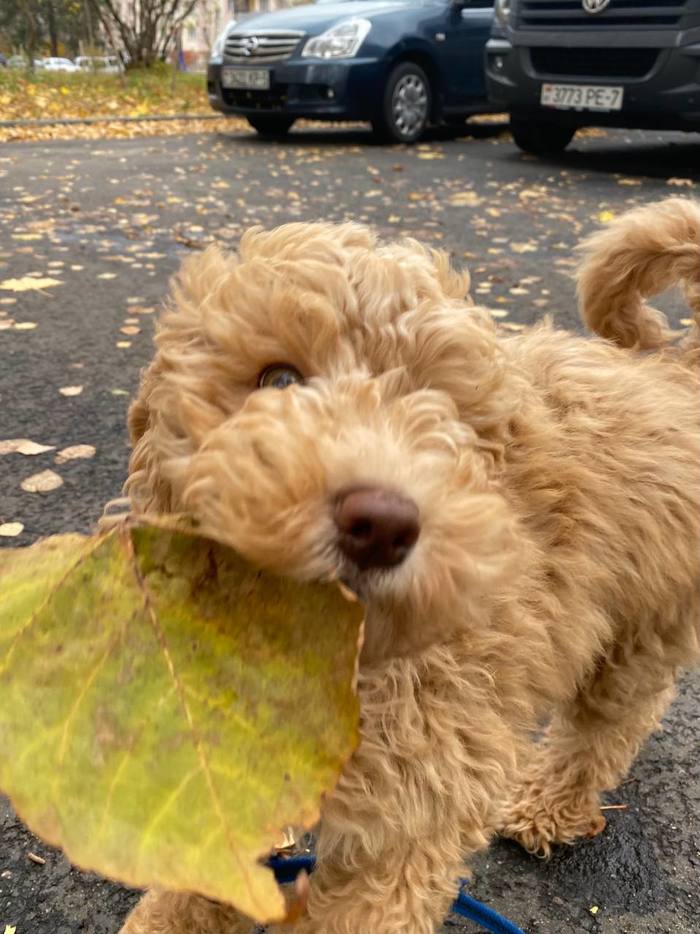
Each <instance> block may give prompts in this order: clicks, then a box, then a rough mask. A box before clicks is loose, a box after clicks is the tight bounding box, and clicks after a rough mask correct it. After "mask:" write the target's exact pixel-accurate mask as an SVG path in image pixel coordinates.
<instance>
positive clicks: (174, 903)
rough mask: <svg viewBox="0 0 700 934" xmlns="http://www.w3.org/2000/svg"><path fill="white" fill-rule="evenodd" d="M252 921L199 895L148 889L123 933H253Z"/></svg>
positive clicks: (122, 930)
mask: <svg viewBox="0 0 700 934" xmlns="http://www.w3.org/2000/svg"><path fill="white" fill-rule="evenodd" d="M252 930H253V922H252V921H251V920H250V918H245V917H244V916H243V915H241V914H239V913H238V912H237V911H236V910H235V909H234V908H228V907H226V906H225V905H219V904H218V903H217V902H212V901H210V900H209V899H207V898H202V897H201V896H199V895H189V894H186V893H177V892H161V891H157V890H152V891H150V892H147V893H146V895H144V897H143V898H142V899H141V901H140V902H139V903H138V905H137V906H136V908H134V910H133V911H132V912H131V914H130V915H129V917H128V918H127V920H126V923H125V925H124V927H123V928H122V929H121V931H120V934H250V932H251V931H252Z"/></svg>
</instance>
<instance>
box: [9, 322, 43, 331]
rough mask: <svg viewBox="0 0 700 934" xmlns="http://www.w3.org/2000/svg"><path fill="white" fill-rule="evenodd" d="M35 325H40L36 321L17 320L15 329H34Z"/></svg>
mask: <svg viewBox="0 0 700 934" xmlns="http://www.w3.org/2000/svg"><path fill="white" fill-rule="evenodd" d="M35 327H38V325H37V323H36V322H35V321H17V322H16V324H15V326H14V330H15V331H33V330H34V328H35Z"/></svg>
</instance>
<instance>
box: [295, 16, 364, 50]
mask: <svg viewBox="0 0 700 934" xmlns="http://www.w3.org/2000/svg"><path fill="white" fill-rule="evenodd" d="M371 28H372V24H371V23H370V21H369V20H368V19H346V20H345V21H344V22H342V23H338V24H337V25H335V26H331V28H330V29H327V30H326V31H325V32H323V33H321V35H320V36H314V38H313V39H309V41H308V42H307V43H306V45H305V46H304V50H303V51H302V53H301V54H302V56H304V58H353V57H354V56H355V55H357V53H358V51H359V48H360V46H361V45H362V43H363V42H364V41H365V39H366V37H367V33H368V32H369V31H370V29H371Z"/></svg>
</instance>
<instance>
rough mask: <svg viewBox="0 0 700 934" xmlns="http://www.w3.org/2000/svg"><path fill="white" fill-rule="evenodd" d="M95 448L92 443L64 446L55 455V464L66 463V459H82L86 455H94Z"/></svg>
mask: <svg viewBox="0 0 700 934" xmlns="http://www.w3.org/2000/svg"><path fill="white" fill-rule="evenodd" d="M94 456H95V448H94V447H93V446H92V445H91V444H73V445H71V447H68V448H63V450H62V451H59V452H58V454H57V455H56V456H55V457H54V463H55V464H65V463H66V461H74V460H80V459H82V458H86V457H94Z"/></svg>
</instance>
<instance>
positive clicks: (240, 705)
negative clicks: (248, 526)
mask: <svg viewBox="0 0 700 934" xmlns="http://www.w3.org/2000/svg"><path fill="white" fill-rule="evenodd" d="M174 528H175V527H174V526H171V527H161V528H154V527H152V526H145V525H140V524H134V523H127V524H124V525H121V526H119V527H118V528H117V529H115V530H114V531H112V532H111V533H109V534H107V535H106V536H102V537H100V538H86V537H84V536H79V535H64V536H57V537H55V538H50V539H47V540H46V541H44V542H41V543H39V544H37V545H34V546H33V547H31V548H26V549H15V550H4V551H3V552H0V697H2V704H1V705H0V738H1V740H2V751H3V753H2V757H1V758H0V787H1V788H2V789H3V790H4V791H6V792H7V793H8V794H9V795H10V797H11V799H12V801H13V802H14V804H15V806H16V808H17V809H18V812H19V813H20V815H21V816H22V817H23V819H24V820H25V821H26V822H27V823H28V825H29V826H30V828H31V829H32V830H33V831H34V832H35V833H38V834H39V835H41V836H43V837H44V838H45V839H46V840H47V841H49V842H50V843H53V844H56V845H59V846H62V847H63V848H64V849H65V851H66V853H67V854H68V856H69V858H71V859H72V860H73V861H74V862H75V863H76V864H78V865H80V866H82V867H84V868H89V869H93V870H96V871H98V872H101V873H103V874H104V875H108V876H112V877H114V878H117V879H120V880H123V881H125V882H127V883H129V884H131V885H135V886H145V885H151V884H159V885H163V886H166V887H169V888H173V889H188V890H193V891H198V892H201V893H202V894H204V895H207V896H209V897H211V898H215V899H218V900H221V901H225V902H230V903H232V904H234V905H236V906H237V907H238V908H240V909H241V910H242V911H244V912H246V913H247V914H249V915H251V916H253V917H255V918H257V919H260V920H266V919H273V918H274V919H279V918H280V917H281V916H282V915H283V913H284V912H283V902H282V899H281V897H280V895H279V892H278V890H277V888H276V886H275V883H274V880H273V877H272V875H271V873H270V872H269V871H268V870H266V869H264V868H263V867H262V866H261V865H260V864H259V858H260V857H261V856H263V855H264V854H265V853H267V852H269V851H270V849H271V848H272V847H273V846H274V844H275V843H277V842H279V839H280V831H281V829H282V828H283V827H285V826H286V825H289V824H296V825H309V824H311V823H312V822H313V821H314V820H315V819H316V818H317V816H318V808H319V801H320V799H321V798H322V796H323V794H324V793H326V792H327V791H329V790H330V789H332V787H333V785H334V783H335V781H336V779H337V776H338V774H339V772H340V769H341V768H342V765H343V763H344V761H345V760H346V759H347V757H348V756H349V755H350V753H351V751H352V749H353V746H354V744H355V742H356V733H357V719H358V706H357V700H356V698H355V695H354V692H353V688H352V682H353V677H354V670H355V661H356V653H357V646H358V636H359V631H360V617H361V611H360V607H359V605H358V604H353V603H349V602H348V601H347V600H345V598H344V597H343V596H342V595H341V593H340V591H339V590H338V589H337V588H336V587H334V586H332V585H319V584H300V583H296V582H293V581H290V580H286V579H282V578H277V577H273V576H271V575H267V574H263V573H261V572H259V571H257V570H255V569H254V568H251V567H250V566H248V565H247V564H246V563H245V562H243V561H242V560H241V559H240V558H239V557H238V556H237V555H235V554H234V553H233V552H231V551H230V550H229V549H225V548H223V547H222V546H219V545H216V544H214V543H213V542H210V541H207V540H204V539H201V538H198V537H196V536H195V535H193V534H190V533H188V532H184V531H176V530H174Z"/></svg>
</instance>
